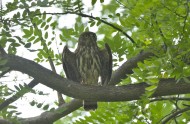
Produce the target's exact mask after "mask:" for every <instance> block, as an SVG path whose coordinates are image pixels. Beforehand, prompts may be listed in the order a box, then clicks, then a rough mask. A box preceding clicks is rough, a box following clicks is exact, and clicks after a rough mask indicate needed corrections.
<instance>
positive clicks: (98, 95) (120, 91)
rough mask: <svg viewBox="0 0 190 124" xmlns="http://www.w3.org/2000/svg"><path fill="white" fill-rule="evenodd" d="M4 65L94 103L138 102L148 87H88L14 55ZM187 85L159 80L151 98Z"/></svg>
mask: <svg viewBox="0 0 190 124" xmlns="http://www.w3.org/2000/svg"><path fill="white" fill-rule="evenodd" d="M4 58H5V59H7V60H8V62H7V64H6V66H8V67H10V68H11V69H13V70H17V71H21V72H23V73H26V74H28V75H30V76H32V77H34V78H35V80H37V81H39V82H41V83H42V84H44V85H46V86H48V87H50V88H52V89H55V90H57V91H59V92H60V93H63V94H65V95H68V96H70V97H73V98H77V99H88V100H95V101H130V100H136V99H139V98H140V96H141V95H142V94H143V93H144V92H145V88H146V87H148V86H149V85H147V84H146V83H140V84H130V85H127V86H117V87H116V86H104V87H101V86H87V85H80V84H79V83H76V82H73V81H70V80H67V79H65V78H62V77H61V76H60V75H57V74H55V73H54V72H52V71H50V70H48V69H46V68H44V67H42V66H41V65H39V64H36V63H35V62H33V61H30V60H27V59H24V58H21V57H18V56H15V55H6V56H4ZM189 89H190V84H188V83H185V82H184V81H183V80H181V82H178V83H176V81H175V80H174V79H165V80H161V81H160V83H159V85H158V88H157V90H156V92H155V94H154V95H153V96H165V95H174V94H185V93H190V91H189Z"/></svg>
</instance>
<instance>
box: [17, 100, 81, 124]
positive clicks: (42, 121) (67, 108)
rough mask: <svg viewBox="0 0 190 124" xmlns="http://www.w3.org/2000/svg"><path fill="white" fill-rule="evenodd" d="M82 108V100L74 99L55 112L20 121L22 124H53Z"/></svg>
mask: <svg viewBox="0 0 190 124" xmlns="http://www.w3.org/2000/svg"><path fill="white" fill-rule="evenodd" d="M81 106H82V100H78V99H74V100H72V101H71V102H69V103H65V104H63V105H61V106H60V107H59V108H58V109H56V110H55V111H52V112H51V111H50V112H43V113H42V114H41V115H39V116H36V117H31V118H23V119H20V122H21V123H22V124H53V122H55V121H56V120H58V119H60V118H61V117H63V116H66V115H68V114H69V113H71V112H73V111H75V110H77V109H79V108H80V107H81Z"/></svg>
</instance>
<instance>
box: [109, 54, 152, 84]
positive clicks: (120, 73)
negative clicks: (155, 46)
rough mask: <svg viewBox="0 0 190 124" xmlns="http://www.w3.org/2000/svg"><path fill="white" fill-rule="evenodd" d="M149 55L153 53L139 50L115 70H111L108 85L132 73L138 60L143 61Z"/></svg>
mask: <svg viewBox="0 0 190 124" xmlns="http://www.w3.org/2000/svg"><path fill="white" fill-rule="evenodd" d="M151 56H153V53H151V52H141V53H139V54H138V55H137V56H135V57H133V58H131V59H129V60H128V61H126V62H125V63H123V64H122V65H121V66H120V67H119V68H118V69H117V70H116V71H114V72H113V74H112V77H111V80H110V82H109V85H115V84H117V83H119V82H120V81H121V80H122V79H125V78H126V77H127V74H132V73H133V71H132V69H133V68H136V67H137V63H138V62H140V61H144V60H145V59H147V58H150V57H151Z"/></svg>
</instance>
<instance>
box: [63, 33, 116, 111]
mask: <svg viewBox="0 0 190 124" xmlns="http://www.w3.org/2000/svg"><path fill="white" fill-rule="evenodd" d="M96 41H97V37H96V34H95V33H93V32H84V33H82V34H81V35H80V37H79V40H78V46H77V48H76V50H75V52H74V53H73V52H71V51H70V50H69V49H68V47H67V46H65V47H64V50H63V55H62V62H63V68H64V71H65V74H66V76H67V78H68V79H70V80H73V81H75V82H79V83H81V84H85V85H106V84H107V83H108V82H109V81H110V78H111V74H112V54H111V50H110V47H109V46H108V44H105V48H104V49H103V50H100V49H99V48H98V46H97V43H96ZM99 77H100V79H101V80H100V82H98V81H99ZM83 106H84V109H85V110H94V109H96V108H97V102H96V101H91V100H84V102H83Z"/></svg>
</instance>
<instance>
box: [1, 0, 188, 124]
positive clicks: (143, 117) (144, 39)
mask: <svg viewBox="0 0 190 124" xmlns="http://www.w3.org/2000/svg"><path fill="white" fill-rule="evenodd" d="M105 2H106V1H104V0H99V1H97V0H91V7H89V6H86V5H85V4H84V3H85V2H84V1H81V0H73V1H72V0H56V1H48V0H42V1H41V0H38V1H33V0H28V1H25V0H14V1H13V2H8V3H6V5H5V6H3V7H2V8H1V15H0V16H1V18H0V30H1V33H0V45H1V46H2V47H3V48H5V49H6V51H8V53H9V54H18V53H19V52H18V51H19V50H20V49H23V50H26V51H28V52H30V53H32V54H33V55H34V56H36V57H35V58H32V59H33V60H34V61H35V62H37V63H40V64H42V63H43V62H45V63H49V64H50V66H51V68H52V70H53V68H54V67H57V68H56V69H57V70H58V68H59V65H61V52H60V51H62V48H63V46H64V45H66V44H67V45H68V46H69V47H71V48H74V47H75V45H76V43H77V39H78V37H79V34H81V33H82V32H84V31H88V30H90V31H94V30H97V32H96V34H97V35H98V36H99V35H100V37H98V40H99V41H98V45H99V46H100V47H103V46H104V43H108V44H109V46H110V47H111V50H112V53H113V62H114V65H113V66H114V68H113V69H114V70H115V69H116V68H118V67H119V65H121V63H123V62H124V61H126V60H128V59H130V58H132V57H134V56H136V55H137V54H139V53H140V52H141V51H146V50H147V51H151V52H153V53H154V54H155V55H156V56H154V57H151V58H149V59H147V60H145V61H143V62H139V63H138V67H137V68H134V69H133V73H132V74H129V75H128V77H127V78H126V79H123V81H122V82H121V83H120V84H118V85H124V84H129V83H131V82H132V83H141V82H147V83H148V84H150V87H148V88H147V89H146V93H145V94H144V95H143V96H142V97H141V99H140V100H137V101H130V102H117V103H99V108H98V110H96V111H92V112H90V113H84V114H83V115H81V113H82V112H83V110H81V109H80V110H77V112H73V113H72V114H71V115H68V116H66V117H64V118H63V119H62V120H63V122H64V123H66V121H67V122H68V123H69V122H70V121H73V123H74V124H82V123H107V124H108V123H142V124H146V123H160V122H162V121H164V120H165V119H166V118H167V117H169V116H170V115H172V114H173V113H175V112H176V111H178V110H181V109H183V108H185V107H189V104H190V103H189V101H188V100H187V99H185V100H184V99H183V98H189V94H187V95H175V96H167V97H162V98H160V100H155V101H151V100H152V99H148V97H149V96H151V95H152V93H153V92H154V91H155V89H156V88H157V84H158V82H159V80H160V79H161V78H165V79H168V78H175V79H176V80H178V81H179V80H186V82H188V83H189V80H188V78H187V77H189V75H190V71H189V70H190V65H189V63H190V61H189V58H190V57H189V56H190V54H189V51H190V50H189V46H190V42H189V34H190V30H189V27H190V23H188V22H189V21H190V17H189V6H190V3H189V1H188V0H127V1H126V0H111V1H110V2H109V4H105ZM97 6H100V7H99V9H101V10H100V11H99V10H97V9H96V7H97ZM48 7H49V8H51V9H52V10H53V9H55V8H58V9H57V10H53V12H51V11H49V10H48ZM93 10H95V11H99V12H97V13H100V14H99V15H100V16H95V15H96V13H93ZM65 15H75V17H74V20H75V21H74V24H73V25H72V24H66V25H71V26H72V27H69V26H61V23H62V20H63V19H66V20H69V18H68V17H67V16H65ZM60 20H61V21H60ZM17 32H20V33H17ZM102 34H103V37H101V36H102ZM130 38H131V39H130ZM133 41H134V42H135V43H133ZM52 63H53V64H54V65H53V66H52ZM5 64H6V60H0V71H1V72H2V74H3V72H6V71H7V70H8V69H9V68H6V67H5V68H2V67H1V66H2V65H5ZM55 65H56V66H55ZM58 73H62V70H61V71H60V72H58ZM15 89H16V91H11V90H10V88H9V87H8V86H6V85H4V84H3V83H2V84H1V86H0V94H1V98H0V102H1V103H3V102H4V101H5V99H6V98H7V96H12V95H11V94H17V93H20V92H21V93H23V94H24V93H25V92H26V91H23V90H27V92H29V91H30V92H33V93H34V94H38V93H36V92H35V91H34V90H31V89H30V90H28V89H27V88H26V87H25V85H19V86H15ZM42 94H43V93H42ZM65 97H66V99H69V100H70V98H68V97H67V96H65ZM174 98H175V99H174ZM155 99H156V98H155ZM30 104H31V106H36V107H37V108H41V109H43V110H46V111H50V110H53V109H54V108H51V107H50V105H48V104H46V103H41V102H38V101H30ZM11 109H12V110H11ZM19 114H20V113H19V112H17V110H16V106H12V105H9V106H8V107H6V108H5V109H3V111H2V112H1V113H0V116H2V117H3V118H8V119H12V120H13V121H14V122H16V119H17V116H18V115H19ZM73 118H76V119H74V120H73ZM61 122H62V121H61V120H59V121H57V122H56V123H61ZM169 122H170V123H188V122H190V118H189V112H188V111H186V112H183V113H182V114H180V115H179V116H175V117H173V118H171V119H170V120H169Z"/></svg>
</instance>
